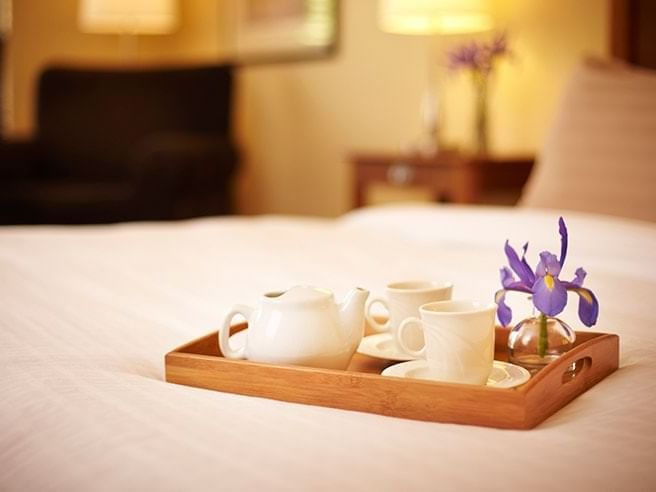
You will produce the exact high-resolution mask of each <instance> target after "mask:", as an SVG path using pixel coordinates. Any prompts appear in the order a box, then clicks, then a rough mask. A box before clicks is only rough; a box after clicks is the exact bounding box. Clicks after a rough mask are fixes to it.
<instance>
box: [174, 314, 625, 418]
mask: <svg viewBox="0 0 656 492" xmlns="http://www.w3.org/2000/svg"><path fill="white" fill-rule="evenodd" d="M244 328H246V324H245V323H243V324H240V325H235V326H233V327H232V333H235V332H237V331H240V330H243V329H244ZM508 333H509V330H508V329H506V328H497V329H496V339H495V342H496V346H495V352H496V354H495V358H496V359H497V360H507V355H506V342H507V339H508ZM392 364H393V362H391V361H385V360H380V359H375V358H373V357H368V356H366V355H361V354H357V353H356V354H355V356H354V357H353V360H352V361H351V364H350V365H349V367H348V369H347V370H346V371H339V370H332V369H316V368H310V367H301V366H292V365H272V364H261V363H255V362H249V361H245V360H229V359H225V358H224V357H223V356H222V354H221V353H220V351H219V347H218V343H217V333H216V332H214V333H210V334H209V335H206V336H204V337H202V338H199V339H198V340H195V341H193V342H190V343H188V344H186V345H183V346H182V347H180V348H177V349H175V350H173V351H172V352H169V353H168V354H166V380H167V381H168V382H171V383H177V384H184V385H187V386H195V387H198V388H207V389H213V390H218V391H224V392H228V393H238V394H242V395H251V396H259V397H264V398H272V399H275V400H283V401H289V402H296V403H306V404H309V405H320V406H324V407H333V408H342V409H346V410H358V411H361V412H370V413H378V414H381V415H389V416H393V417H402V418H408V419H415V420H427V421H433V422H452V423H457V424H470V425H482V426H487V427H500V428H506V429H531V428H533V427H535V426H536V425H537V424H539V423H540V422H542V421H543V420H545V419H546V418H547V417H549V416H550V415H552V414H554V413H555V412H556V411H558V410H559V409H561V408H562V407H564V406H565V405H567V404H568V403H569V402H570V401H572V400H573V399H574V398H576V397H577V396H579V395H580V394H582V393H584V392H585V391H587V390H588V389H589V388H591V387H592V386H594V385H595V384H597V383H598V382H599V381H601V380H602V379H604V378H605V377H606V376H608V375H609V374H611V373H612V372H613V371H615V370H616V369H617V368H618V365H619V337H618V336H617V335H609V334H604V333H590V332H577V334H576V344H575V347H574V348H572V349H571V350H570V351H569V352H567V353H566V354H565V355H564V356H562V357H561V358H560V359H558V360H557V361H555V362H552V363H551V364H549V365H548V366H547V367H545V368H544V369H542V370H541V371H540V372H539V373H538V374H537V375H535V376H533V377H532V378H531V379H530V380H529V381H528V382H527V383H526V384H524V385H522V386H519V387H517V388H512V389H501V388H493V387H487V386H472V385H462V384H453V383H441V382H433V381H425V380H416V379H402V378H395V377H387V376H381V375H380V372H381V371H382V370H383V369H384V368H385V367H387V366H390V365H392Z"/></svg>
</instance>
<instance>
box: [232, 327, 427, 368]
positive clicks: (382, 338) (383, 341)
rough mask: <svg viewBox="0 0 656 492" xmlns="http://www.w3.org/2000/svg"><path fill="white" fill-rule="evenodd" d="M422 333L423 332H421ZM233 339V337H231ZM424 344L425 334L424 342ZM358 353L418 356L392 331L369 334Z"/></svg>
mask: <svg viewBox="0 0 656 492" xmlns="http://www.w3.org/2000/svg"><path fill="white" fill-rule="evenodd" d="M420 335H421V332H420ZM230 338H231V339H232V337H230ZM421 344H423V336H422V342H421ZM358 353H359V354H364V355H368V356H369V357H375V358H376V359H385V360H394V361H399V362H401V361H407V360H414V359H415V358H416V357H414V356H413V355H410V354H408V353H407V352H403V351H402V350H401V349H400V348H399V347H398V345H397V344H396V340H394V335H393V334H391V333H376V334H375V335H369V336H366V337H364V338H363V339H362V341H361V342H360V346H359V347H358Z"/></svg>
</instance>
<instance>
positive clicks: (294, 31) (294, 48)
mask: <svg viewBox="0 0 656 492" xmlns="http://www.w3.org/2000/svg"><path fill="white" fill-rule="evenodd" d="M338 1H339V0H237V2H236V6H235V7H236V19H237V22H236V25H235V26H234V46H235V51H236V58H237V60H238V61H239V62H241V63H266V62H281V61H294V60H302V59H308V58H316V57H324V56H328V55H331V54H333V53H334V52H335V50H336V48H337V31H338V10H339V9H338V7H339V6H338Z"/></svg>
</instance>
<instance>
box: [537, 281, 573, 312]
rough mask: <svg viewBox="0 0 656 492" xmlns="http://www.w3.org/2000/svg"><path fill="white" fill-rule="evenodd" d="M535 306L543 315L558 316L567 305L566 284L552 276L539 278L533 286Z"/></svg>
mask: <svg viewBox="0 0 656 492" xmlns="http://www.w3.org/2000/svg"><path fill="white" fill-rule="evenodd" d="M533 304H534V305H535V307H536V308H537V309H538V311H540V312H541V313H543V314H546V315H547V316H556V315H557V314H558V313H560V312H562V310H563V309H565V305H566V304H567V289H566V288H565V284H564V283H563V282H561V281H560V280H558V279H557V278H556V277H554V276H553V275H550V274H547V275H545V276H544V277H539V278H538V279H537V280H536V281H535V284H533Z"/></svg>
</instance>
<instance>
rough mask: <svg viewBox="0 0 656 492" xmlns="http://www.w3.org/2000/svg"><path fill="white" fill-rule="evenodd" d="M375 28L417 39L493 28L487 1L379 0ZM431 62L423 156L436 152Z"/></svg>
mask: <svg viewBox="0 0 656 492" xmlns="http://www.w3.org/2000/svg"><path fill="white" fill-rule="evenodd" d="M378 25H379V27H380V29H381V30H382V31H384V32H389V33H393V34H409V35H419V36H437V35H449V34H469V33H476V32H482V31H487V30H490V29H492V27H493V23H492V17H491V15H490V13H489V9H488V2H487V1H486V0H379V3H378ZM433 70H434V68H433V60H430V61H429V63H428V87H427V89H426V92H425V93H424V96H423V97H422V102H421V115H422V122H423V126H424V133H425V135H424V136H423V138H422V141H421V142H420V143H419V145H418V148H417V149H416V150H418V151H419V152H421V153H422V154H427V155H433V154H435V153H436V152H437V151H438V149H439V144H438V142H439V111H438V108H439V104H438V97H437V94H436V92H435V90H434V87H433V82H434V80H433V79H434V75H433Z"/></svg>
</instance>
